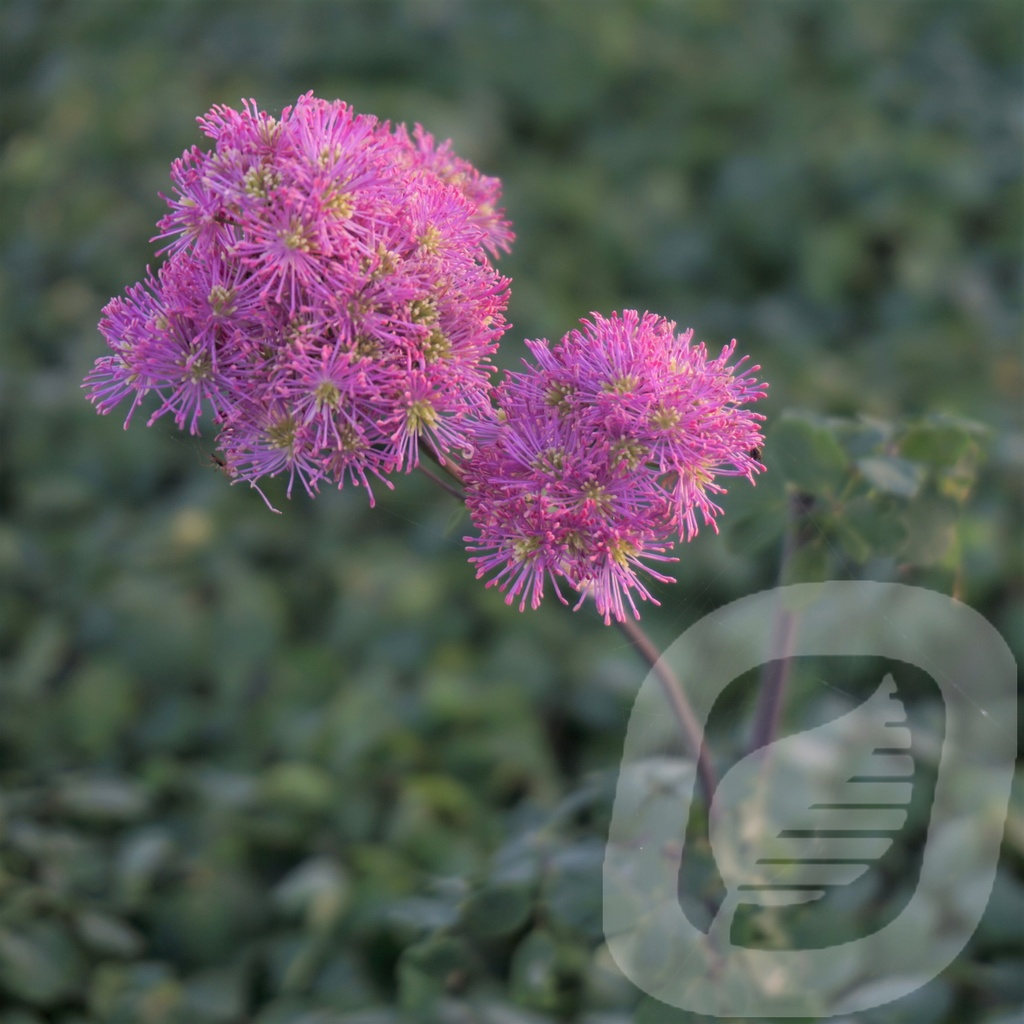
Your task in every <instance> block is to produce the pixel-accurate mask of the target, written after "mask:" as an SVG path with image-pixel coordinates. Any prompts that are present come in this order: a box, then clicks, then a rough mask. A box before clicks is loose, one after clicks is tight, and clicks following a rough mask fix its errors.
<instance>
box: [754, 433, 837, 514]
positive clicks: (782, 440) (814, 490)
mask: <svg viewBox="0 0 1024 1024" xmlns="http://www.w3.org/2000/svg"><path fill="white" fill-rule="evenodd" d="M765 458H766V459H768V460H769V471H774V470H777V471H778V472H780V473H781V474H782V475H783V477H784V478H785V480H786V481H787V482H788V483H791V484H792V485H793V486H794V487H796V488H797V489H798V490H799V491H801V492H803V493H806V494H810V495H820V496H834V495H835V494H836V493H838V491H839V489H840V488H841V487H842V485H843V482H844V481H845V479H846V475H847V472H848V470H849V462H848V460H847V457H846V453H845V452H844V451H843V449H842V446H841V445H840V444H839V442H838V441H837V440H836V437H835V435H834V433H833V432H832V431H831V430H830V429H829V428H828V427H827V426H825V425H823V424H822V423H816V422H813V421H812V420H811V419H808V418H804V417H798V416H795V415H789V416H783V417H781V418H780V419H778V420H776V421H775V423H773V424H772V426H771V428H770V430H769V434H768V440H767V442H766V445H765Z"/></svg>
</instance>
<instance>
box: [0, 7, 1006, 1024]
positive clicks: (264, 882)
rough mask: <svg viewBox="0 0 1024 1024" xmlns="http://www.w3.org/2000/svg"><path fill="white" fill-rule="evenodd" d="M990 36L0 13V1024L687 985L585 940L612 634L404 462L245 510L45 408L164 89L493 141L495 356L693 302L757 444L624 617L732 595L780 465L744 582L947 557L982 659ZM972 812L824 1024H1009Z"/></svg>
mask: <svg viewBox="0 0 1024 1024" xmlns="http://www.w3.org/2000/svg"><path fill="white" fill-rule="evenodd" d="M1021 30H1022V14H1021V9H1020V6H1019V4H1017V3H1016V2H1015V0H972V2H971V3H967V4H964V3H960V2H955V0H906V2H902V3H882V2H877V0H876V2H870V0H869V2H838V0H837V2H826V0H787V2H786V3H781V2H780V3H769V2H766V0H724V2H712V0H706V2H705V0H699V2H698V0H693V2H688V0H637V2H634V3H627V2H625V0H621V2H620V0H575V2H573V0H558V2H556V0H514V2H513V0H487V2H485V0H480V2H475V3H473V2H466V0H413V2H406V3H397V2H387V0H384V2H382V0H373V2H335V3H324V2H319V3H317V2H307V3H297V4H289V5H285V4H280V3H269V2H262V0H261V2H253V3H245V4H243V3H240V2H239V3H227V2H214V0H207V2H186V0H177V2H147V3H129V2H127V0H123V2H106V0H83V2H71V0H65V2H52V0H51V2H42V0H3V4H2V7H0V47H2V51H0V82H2V96H0V100H2V109H0V118H2V121H0V138H2V144H3V151H2V157H0V231H2V239H3V262H2V266H0V303H2V309H3V317H2V321H3V322H2V325H0V328H2V332H3V333H2V336H0V337H2V348H0V352H2V377H0V429H2V435H0V437H2V445H3V448H2V453H0V454H2V461H0V1022H2V1024H40V1022H44V1021H55V1022H59V1024H86V1022H89V1024H92V1022H96V1024H178V1022H181V1024H241V1022H243V1021H252V1022H255V1024H390V1022H392V1021H399V1020H405V1019H419V1020H425V1021H428V1022H434V1021H453V1022H461V1021H481V1022H488V1024H499V1022H500V1024H530V1022H537V1021H548V1020H566V1021H581V1022H586V1024H625V1022H626V1021H629V1020H636V1021H637V1022H654V1021H677V1020H683V1019H690V1018H688V1017H686V1016H685V1015H680V1014H673V1013H671V1012H670V1011H668V1010H666V1008H664V1007H663V1006H661V1005H660V1004H656V1003H653V1002H651V1001H644V1000H642V999H641V998H640V995H639V993H638V992H636V990H634V989H633V988H632V987H631V986H630V985H629V984H627V983H626V982H625V981H624V980H623V979H622V978H621V976H619V975H618V974H617V972H616V971H615V969H614V965H613V964H612V963H611V961H610V959H609V957H608V955H607V950H606V949H604V947H603V946H602V940H601V919H600V893H601V887H600V871H601V858H602V849H603V842H604V838H605V829H606V823H607V814H608V811H609V807H610V801H611V794H612V791H613V784H614V775H613V769H614V766H615V765H616V764H617V761H618V758H619V756H620V753H621V743H622V735H623V729H624V725H625V721H626V718H627V716H628V713H629V707H630V702H631V700H632V697H633V695H634V693H635V691H636V687H637V685H638V684H639V681H640V679H641V678H642V676H643V675H644V672H645V669H644V666H643V665H642V664H641V663H640V662H639V660H638V659H636V657H635V655H634V654H633V652H632V651H631V650H629V649H628V647H627V646H626V645H625V644H624V643H623V641H622V640H621V638H620V636H619V634H618V633H616V632H615V631H613V630H607V629H604V628H603V627H602V626H601V625H600V624H599V623H597V622H595V621H594V620H593V616H591V615H589V614H588V612H587V611H586V610H583V611H581V612H580V613H578V614H577V615H575V616H573V615H571V614H569V613H568V612H566V611H565V610H563V609H561V608H560V607H558V606H557V605H552V606H550V607H545V608H544V609H542V610H541V611H540V612H537V613H533V614H527V615H522V616H520V615H519V614H518V613H517V612H515V611H513V610H510V609H508V608H506V607H505V606H504V605H503V604H502V601H501V599H500V596H498V595H496V594H495V593H494V592H493V591H486V590H484V588H483V587H482V586H481V585H479V584H477V583H476V582H475V581H474V580H473V579H472V573H471V571H470V568H469V566H468V565H467V563H466V560H465V553H464V551H463V549H462V547H461V543H460V538H461V536H462V534H463V532H465V527H466V524H465V522H464V521H463V520H462V519H460V518H459V516H458V514H457V510H456V509H455V508H454V505H453V503H452V502H451V500H450V499H449V498H447V497H446V496H445V495H443V494H440V493H439V492H437V491H436V490H435V489H432V488H431V485H430V484H429V482H427V481H425V480H423V479H421V478H419V477H417V476H413V477H409V478H405V479H401V480H398V481H396V488H395V491H394V492H392V493H383V494H380V495H378V498H379V501H378V506H377V508H375V509H373V510H369V509H368V508H367V507H366V500H365V497H364V496H363V495H362V493H360V492H356V493H352V492H350V491H346V492H344V493H340V494H338V493H325V494H323V495H321V496H320V497H319V498H318V499H317V500H316V501H315V502H311V501H308V500H307V499H306V498H304V497H300V498H296V499H294V500H293V501H292V502H290V503H287V502H286V503H284V509H285V514H284V515H283V516H280V517H277V516H272V515H269V514H268V513H267V511H266V509H265V507H264V505H263V503H262V502H261V501H260V500H259V498H258V496H256V495H255V494H253V493H252V492H251V491H249V490H246V489H244V488H229V487H227V486H226V483H225V480H224V479H223V477H222V476H221V475H220V474H219V473H217V472H214V471H213V467H211V466H210V465H209V451H210V439H209V437H207V436H204V437H203V438H201V439H199V440H195V439H192V438H188V437H183V436H179V435H176V434H175V433H174V431H173V429H172V428H171V427H169V426H167V425H164V424H163V423H161V424H160V425H157V426H155V427H154V428H152V429H151V430H148V431H147V430H146V429H144V427H143V426H142V425H141V423H137V424H136V426H135V427H134V428H133V429H132V430H131V431H128V432H124V431H122V430H121V429H120V423H119V422H117V421H116V416H115V417H111V418H108V419H103V418H100V417H97V416H95V414H94V413H93V412H92V410H91V408H90V407H89V406H88V405H87V404H86V402H85V401H84V400H83V398H82V396H81V393H80V390H79V382H80V380H81V378H82V376H83V375H84V373H85V372H86V370H87V369H88V367H89V366H90V364H91V362H92V360H93V359H95V358H96V357H97V356H98V355H100V354H101V352H102V341H101V339H100V337H99V335H98V333H97V331H96V327H95V325H96V322H97V321H98V319H99V311H100V309H101V307H102V306H103V304H104V303H105V301H106V300H107V298H108V297H109V296H110V295H112V294H115V293H117V292H119V291H121V290H122V289H123V288H124V287H125V286H126V285H127V284H130V283H132V282H133V281H135V280H137V279H138V278H139V277H141V275H142V272H143V268H144V267H145V265H146V263H147V262H153V259H154V257H153V248H154V247H153V246H152V245H151V244H150V243H149V242H148V241H147V240H148V238H149V237H150V236H151V235H152V234H153V232H154V228H153V225H154V224H155V221H156V219H157V217H158V216H159V215H160V213H161V207H162V203H161V201H160V199H159V197H158V193H159V192H160V191H161V190H163V189H166V187H167V166H168V164H169V162H170V160H171V159H172V158H173V157H174V156H176V155H177V154H179V153H180V152H181V151H182V150H183V149H185V148H186V147H188V146H191V145H192V144H201V143H202V141H203V140H202V139H201V137H200V136H199V133H198V131H197V129H196V127H195V124H194V118H195V117H196V116H197V115H199V114H201V113H203V112H204V111H205V110H207V109H208V107H209V106H210V105H212V104H213V103H215V102H217V103H228V104H237V102H238V101H239V100H240V99H241V98H242V97H248V96H253V97H255V98H256V99H257V101H258V102H259V104H260V105H261V106H263V107H265V108H268V109H275V108H280V107H281V106H282V105H284V104H286V103H288V102H290V101H292V100H294V99H295V97H296V96H297V95H299V94H300V93H301V92H304V91H306V90H308V89H313V90H314V91H315V92H316V93H317V94H319V95H321V96H324V97H327V98H334V97H340V98H343V99H346V100H347V101H349V102H350V103H352V104H353V105H354V106H355V107H356V109H357V110H360V111H366V112H372V113H375V114H377V115H379V116H381V117H385V118H391V119H394V120H399V121H406V122H410V123H412V122H416V121H419V122H422V123H423V124H424V126H425V127H426V128H427V129H428V130H430V131H431V132H433V133H434V134H435V135H438V136H440V137H442V138H444V137H448V136H450V137H452V138H453V139H454V142H455V148H456V150H457V151H458V152H459V153H460V154H462V155H464V156H466V157H467V158H469V159H471V160H472V161H474V163H476V164H477V166H479V167H480V168H481V169H482V170H483V171H484V172H485V173H488V174H495V175H498V176H500V177H501V178H502V179H503V181H504V183H505V194H506V198H507V206H508V211H509V214H510V216H511V218H512V220H513V222H514V224H515V226H516V229H517V232H518V235H519V238H518V241H517V243H516V246H515V248H514V251H513V253H512V255H510V256H508V257H506V258H505V259H504V260H503V261H502V269H503V270H504V271H505V272H506V273H508V274H509V275H510V276H511V277H512V278H513V292H512V295H513V297H512V303H511V307H510V319H511V320H512V321H513V322H514V324H515V327H514V328H513V330H512V331H511V332H510V333H509V335H508V340H507V343H506V344H505V346H504V348H503V351H502V355H501V362H502V363H503V364H504V365H507V366H508V365H514V364H515V363H516V361H517V360H518V358H519V357H520V355H521V354H522V353H523V351H524V350H523V347H522V344H521V339H523V338H524V337H539V336H547V337H554V336H558V335H561V334H562V333H564V332H565V331H566V330H568V329H570V328H571V327H572V326H573V325H574V323H575V321H576V320H577V318H579V317H580V316H583V315H586V314H587V313H588V312H590V311H591V310H597V311H600V312H606V313H607V312H609V311H611V310H612V309H621V308H623V307H636V308H639V309H641V310H642V309H650V310H652V311H655V312H657V313H660V314H662V315H665V316H668V317H670V318H673V319H675V320H677V321H679V323H680V326H681V327H685V326H691V325H692V326H694V327H695V328H696V331H697V334H698V336H699V337H702V338H704V339H706V340H707V341H708V342H709V344H710V345H712V347H714V346H718V345H720V344H722V343H724V342H726V341H728V340H729V339H730V338H732V337H734V336H735V337H738V338H739V339H740V349H741V351H745V352H749V353H751V355H752V357H753V360H754V361H755V362H757V363H760V364H761V366H762V367H763V375H764V377H765V378H766V379H767V380H769V381H770V383H771V396H770V398H769V399H768V400H767V401H766V402H765V403H763V404H764V410H763V411H764V412H766V413H767V414H768V417H769V424H768V427H769V429H768V436H767V441H766V446H765V454H764V459H765V462H766V464H767V465H768V467H769V472H768V473H767V474H765V475H763V476H762V477H761V478H760V479H759V482H758V485H757V487H756V488H754V489H751V488H749V487H748V486H747V485H746V484H745V483H743V482H740V483H738V484H736V485H735V486H734V487H732V488H731V489H730V493H729V494H728V495H726V496H724V498H723V504H724V505H725V507H726V512H727V514H726V517H725V519H724V521H723V525H724V529H723V532H724V533H725V537H724V538H723V537H716V536H715V535H714V534H713V533H712V532H711V531H705V532H704V534H703V535H702V536H701V537H700V538H698V539H697V540H696V541H694V542H693V543H691V544H690V545H689V546H688V547H687V548H686V550H682V551H680V552H678V553H679V554H680V556H681V559H682V561H681V562H680V564H679V566H678V576H679V579H680V583H679V584H678V585H677V586H674V587H668V586H661V587H658V588H656V593H657V596H658V597H659V599H661V600H662V602H663V604H662V607H661V608H659V609H653V608H652V609H649V611H648V613H645V623H646V624H648V625H649V627H650V631H651V633H652V634H653V635H654V637H655V638H656V639H657V640H658V641H659V642H664V643H667V642H669V641H671V639H673V638H674V637H675V636H676V635H678V633H679V632H681V631H682V629H683V628H685V627H686V626H687V625H688V624H690V623H691V622H693V621H695V620H696V619H697V618H699V617H700V616H701V615H702V614H704V613H705V612H706V611H708V610H709V609H711V608H714V607H717V606H719V605H720V604H722V603H724V602H726V601H729V600H732V599H734V598H735V597H737V596H741V595H743V594H745V593H749V592H752V591H753V590H757V589H761V588H763V587H766V586H770V585H771V584H772V582H773V581H774V579H775V577H776V572H777V568H778V558H779V546H780V543H781V538H782V536H783V534H784V532H785V530H786V510H787V508H788V507H791V502H792V499H793V495H794V494H795V493H799V494H801V495H802V498H801V501H802V502H803V504H802V506H801V507H802V509H803V520H802V523H803V526H802V528H803V529H804V531H805V533H806V536H805V538H804V540H805V543H804V544H803V546H802V547H801V551H800V559H799V560H798V561H796V562H794V563H793V564H791V565H790V566H789V568H788V570H787V572H788V578H793V579H816V578H833V577H839V578H842V577H846V576H858V575H866V576H873V577H876V578H894V579H895V578H898V579H903V580H908V581H910V582H918V583H921V584H922V585H927V586H934V587H937V588H938V589H942V590H945V591H946V592H953V593H956V594H958V595H959V596H961V597H962V598H963V599H964V600H966V601H967V602H968V603H970V604H972V605H973V606H974V607H976V608H978V609H979V610H980V611H981V612H982V613H983V614H985V615H986V616H987V617H989V618H990V619H991V620H992V621H993V622H994V623H995V624H996V626H997V627H998V628H999V629H1000V630H1001V631H1002V633H1003V634H1004V636H1005V637H1006V638H1007V640H1008V641H1009V642H1010V643H1011V645H1012V646H1013V648H1014V650H1015V652H1016V654H1017V657H1018V661H1020V659H1021V657H1022V654H1024V571H1022V559H1024V556H1022V552H1021V546H1020V529H1021V523H1022V505H1024V497H1022V488H1021V484H1022V473H1024V432H1022V425H1021V411H1020V410H1021V406H1022V399H1024V368H1022V360H1021V350H1020V342H1021V311H1020V298H1021V293H1020V273H1021V256H1022V249H1021V237H1022V218H1021V201H1022V197H1024V192H1022V187H1021V185H1022V182H1021V169H1022V167H1021V165H1022V155H1021V154H1022V149H1021V136H1020V118H1019V109H1020V102H1021V96H1022V86H1024V82H1022V72H1021V57H1022V44H1021V38H1022V31H1021ZM269 490H270V493H271V497H272V498H273V500H274V501H275V503H276V504H281V503H282V501H283V498H282V497H281V490H282V488H281V487H280V486H279V485H278V484H277V483H273V484H271V485H270V488H269ZM874 682H877V680H874ZM752 692H753V691H752V690H750V691H749V692H747V693H746V695H744V694H743V693H741V694H740V695H739V696H738V697H735V698H733V699H732V703H731V705H730V707H729V708H728V709H727V711H728V713H727V714H723V715H720V716H718V718H719V720H717V721H714V722H713V723H712V724H713V730H712V733H711V741H712V747H713V749H714V751H715V754H716V756H718V757H720V758H723V759H726V758H728V757H729V756H737V755H738V754H739V753H740V752H741V750H742V746H743V743H744V742H745V738H746V735H747V731H748V728H749V711H750V704H751V701H750V699H749V698H750V695H751V693H752ZM795 693H796V694H797V695H798V696H800V697H801V699H803V698H804V697H806V698H807V701H808V706H810V704H811V703H813V700H812V699H811V698H812V697H813V687H809V685H808V684H804V685H802V686H799V687H797V689H796V691H795ZM927 710H928V709H927V706H926V707H925V713H927ZM806 713H807V710H806V707H804V706H803V705H802V704H801V703H800V701H794V706H791V707H790V708H788V709H787V721H788V723H789V724H790V725H797V724H799V723H800V722H801V721H804V719H805V716H806ZM1015 799H1016V801H1017V802H1016V803H1015V804H1014V808H1013V810H1012V813H1011V818H1010V822H1009V824H1008V828H1007V840H1006V852H1005V860H1004V863H1003V865H1002V867H1001V869H1000V874H999V878H998V881H997V892H996V894H995V895H994V897H993V900H992V902H991V905H990V910H989V912H988V914H987V915H986V918H985V920H984V922H983V925H982V927H981V929H980V930H979V932H978V933H977V934H976V936H975V937H974V939H972V941H971V944H970V945H969V947H968V949H967V950H966V951H965V953H964V954H962V955H961V957H960V958H959V959H958V960H957V961H956V963H955V964H954V965H953V966H952V967H951V968H950V969H949V970H948V971H947V972H944V974H943V976H942V977H941V978H940V979H937V980H936V982H934V983H933V984H931V985H929V986H926V987H925V988H924V989H922V990H921V992H919V993H918V994H917V995H916V996H914V997H911V998H910V999H908V1000H904V1001H901V1002H899V1003H895V1004H892V1006H891V1007H888V1008H882V1009H880V1010H879V1011H877V1012H875V1013H872V1014H866V1015H863V1016H862V1017H861V1018H860V1019H861V1020H863V1021H870V1022H875V1021H877V1022H883V1021H885V1022H888V1021H892V1022H897V1021H914V1022H915V1024H916V1022H922V1024H929V1022H932V1021H935V1022H940V1021H944V1022H949V1024H952V1022H963V1021H967V1020H970V1021H979V1022H982V1021H984V1022H986V1024H996V1022H1002V1021H1009V1020H1010V1019H1012V1012H1013V1010H1014V1008H1015V1007H1017V1006H1019V1005H1020V1003H1021V1000H1022V998H1024V992H1022V990H1021V985H1020V977H1021V972H1020V963H1021V956H1022V950H1024V934H1022V929H1021V923H1020V922H1021V921H1022V920H1024V885H1022V882H1021V877H1022V863H1024V804H1022V803H1021V802H1020V790H1019V789H1018V791H1017V794H1016V798H1015ZM686 870H687V871H689V872H690V875H691V881H692V882H693V885H694V886H695V887H699V886H700V885H701V884H704V882H703V881H702V879H704V880H705V881H706V879H705V874H706V865H704V866H702V865H701V864H700V863H694V864H691V865H689V866H688V868H687V869H686ZM901 884H902V883H901V880H900V876H899V875H897V876H896V877H895V878H894V879H892V880H891V891H892V892H893V893H898V892H899V890H900V886H901ZM879 898H882V897H879ZM892 898H896V897H895V896H893V897H892Z"/></svg>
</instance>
